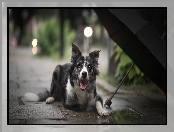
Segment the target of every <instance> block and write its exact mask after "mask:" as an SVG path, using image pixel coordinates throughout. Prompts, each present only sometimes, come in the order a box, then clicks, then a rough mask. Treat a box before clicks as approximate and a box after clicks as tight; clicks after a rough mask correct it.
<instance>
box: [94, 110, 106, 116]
mask: <svg viewBox="0 0 174 132" xmlns="http://www.w3.org/2000/svg"><path fill="white" fill-rule="evenodd" d="M97 112H98V114H99V115H100V116H108V115H109V112H108V111H107V110H105V109H100V110H98V111H97Z"/></svg>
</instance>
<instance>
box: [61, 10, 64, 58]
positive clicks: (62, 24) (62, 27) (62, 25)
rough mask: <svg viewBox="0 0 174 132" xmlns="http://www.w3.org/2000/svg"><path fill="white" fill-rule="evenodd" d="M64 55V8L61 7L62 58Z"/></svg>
mask: <svg viewBox="0 0 174 132" xmlns="http://www.w3.org/2000/svg"><path fill="white" fill-rule="evenodd" d="M63 56H64V9H60V58H61V59H62V58H63Z"/></svg>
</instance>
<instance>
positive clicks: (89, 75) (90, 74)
mask: <svg viewBox="0 0 174 132" xmlns="http://www.w3.org/2000/svg"><path fill="white" fill-rule="evenodd" d="M99 52H100V50H95V51H93V52H91V53H89V55H88V56H83V55H82V53H81V51H80V50H79V48H78V47H77V46H76V45H75V44H72V55H71V66H70V69H69V70H68V72H69V74H70V79H71V81H72V82H73V85H78V86H79V87H80V89H81V90H85V89H86V88H87V86H88V84H89V83H90V82H93V81H95V80H96V76H97V75H99V70H98V58H99Z"/></svg>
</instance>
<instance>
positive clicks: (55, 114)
mask: <svg viewBox="0 0 174 132" xmlns="http://www.w3.org/2000/svg"><path fill="white" fill-rule="evenodd" d="M62 118H63V115H62V114H61V111H60V110H59V109H58V107H57V106H55V105H45V104H32V105H29V104H27V105H18V106H14V105H10V107H9V119H16V120H18V119H62Z"/></svg>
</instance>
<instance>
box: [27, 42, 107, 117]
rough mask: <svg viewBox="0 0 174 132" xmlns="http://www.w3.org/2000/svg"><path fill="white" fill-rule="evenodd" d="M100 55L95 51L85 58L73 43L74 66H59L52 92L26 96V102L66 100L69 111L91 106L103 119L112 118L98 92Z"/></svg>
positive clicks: (72, 57) (54, 75) (65, 103)
mask: <svg viewBox="0 0 174 132" xmlns="http://www.w3.org/2000/svg"><path fill="white" fill-rule="evenodd" d="M99 52H100V50H95V51H93V52H91V53H89V56H83V55H82V53H81V51H80V50H79V48H78V47H77V46H76V45H75V44H72V55H71V59H70V62H71V63H66V64H64V65H57V66H56V68H55V70H54V72H53V75H52V82H51V88H50V91H45V92H42V93H38V94H33V93H26V94H25V95H24V101H45V100H46V103H47V104H50V103H53V102H54V101H61V100H63V105H64V107H65V108H66V109H70V110H74V111H81V110H86V109H87V107H88V106H90V107H93V108H95V109H96V110H97V113H98V114H99V115H100V116H107V115H109V112H108V111H107V110H106V109H104V108H103V100H102V98H101V96H99V95H98V94H97V91H96V76H97V75H99V70H98V58H99Z"/></svg>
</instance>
